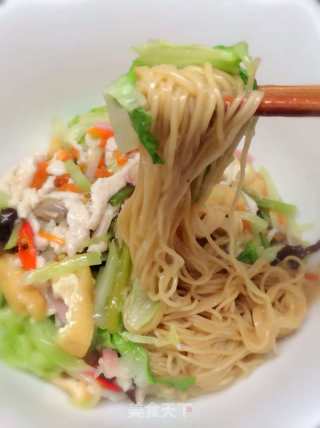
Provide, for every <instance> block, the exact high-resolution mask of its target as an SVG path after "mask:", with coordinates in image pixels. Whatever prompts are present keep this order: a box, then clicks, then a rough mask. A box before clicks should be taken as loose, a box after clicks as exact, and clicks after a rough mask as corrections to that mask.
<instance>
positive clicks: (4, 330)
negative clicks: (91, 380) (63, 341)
mask: <svg viewBox="0 0 320 428" xmlns="http://www.w3.org/2000/svg"><path fill="white" fill-rule="evenodd" d="M0 325H1V329H0V359H1V360H3V361H4V362H5V363H7V364H9V365H10V366H12V367H16V368H18V369H21V370H25V371H28V372H31V373H34V374H36V375H37V376H40V377H42V378H45V379H52V378H54V377H56V376H58V375H60V374H62V373H66V372H67V373H68V372H69V373H70V372H71V371H75V370H81V369H82V370H84V369H85V368H86V365H85V363H84V362H83V361H82V360H79V359H77V358H74V357H72V356H71V355H69V354H67V353H65V352H64V351H62V350H61V349H60V348H59V347H58V346H57V345H56V344H55V337H56V332H57V331H56V327H55V326H54V323H53V322H52V321H51V320H50V319H45V320H43V321H33V320H32V319H30V318H28V317H25V316H22V315H17V314H15V313H14V312H13V311H12V310H11V309H10V308H8V307H5V308H2V309H0Z"/></svg>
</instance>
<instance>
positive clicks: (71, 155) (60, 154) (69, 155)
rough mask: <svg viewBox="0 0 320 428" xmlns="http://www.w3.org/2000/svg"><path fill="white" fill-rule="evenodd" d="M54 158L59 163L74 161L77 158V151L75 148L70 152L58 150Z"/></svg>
mask: <svg viewBox="0 0 320 428" xmlns="http://www.w3.org/2000/svg"><path fill="white" fill-rule="evenodd" d="M56 158H57V159H59V160H61V161H67V160H76V159H78V158H79V150H78V149H76V148H75V147H71V149H70V150H67V149H59V150H58V151H57V152H56Z"/></svg>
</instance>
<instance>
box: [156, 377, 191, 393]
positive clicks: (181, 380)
mask: <svg viewBox="0 0 320 428" xmlns="http://www.w3.org/2000/svg"><path fill="white" fill-rule="evenodd" d="M156 382H157V383H159V384H162V385H167V386H171V387H172V388H175V389H178V390H179V391H186V390H187V389H188V388H190V386H192V385H194V384H195V383H196V380H195V378H194V377H193V376H174V377H157V378H156Z"/></svg>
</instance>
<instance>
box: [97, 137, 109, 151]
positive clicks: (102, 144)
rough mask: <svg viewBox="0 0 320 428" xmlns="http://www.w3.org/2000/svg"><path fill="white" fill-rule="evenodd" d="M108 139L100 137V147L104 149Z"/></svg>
mask: <svg viewBox="0 0 320 428" xmlns="http://www.w3.org/2000/svg"><path fill="white" fill-rule="evenodd" d="M107 141H108V140H107V139H106V138H101V139H100V141H99V147H100V149H104V148H105V147H106V145H107Z"/></svg>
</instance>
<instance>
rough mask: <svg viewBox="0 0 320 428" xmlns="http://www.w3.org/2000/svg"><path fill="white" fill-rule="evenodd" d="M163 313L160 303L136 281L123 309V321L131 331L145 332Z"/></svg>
mask: <svg viewBox="0 0 320 428" xmlns="http://www.w3.org/2000/svg"><path fill="white" fill-rule="evenodd" d="M161 311H162V306H161V303H160V302H154V301H152V300H151V299H150V298H149V297H148V295H147V293H146V292H145V291H144V290H143V289H142V287H141V286H140V284H139V281H137V280H135V281H134V282H133V284H132V289H131V291H130V294H129V296H128V297H127V299H126V302H125V305H124V308H123V321H124V324H125V326H126V328H127V329H128V330H129V331H133V332H136V331H140V330H145V329H146V327H147V326H148V325H149V324H150V323H152V322H153V321H154V319H155V318H157V317H158V316H159V315H160V314H161Z"/></svg>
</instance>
